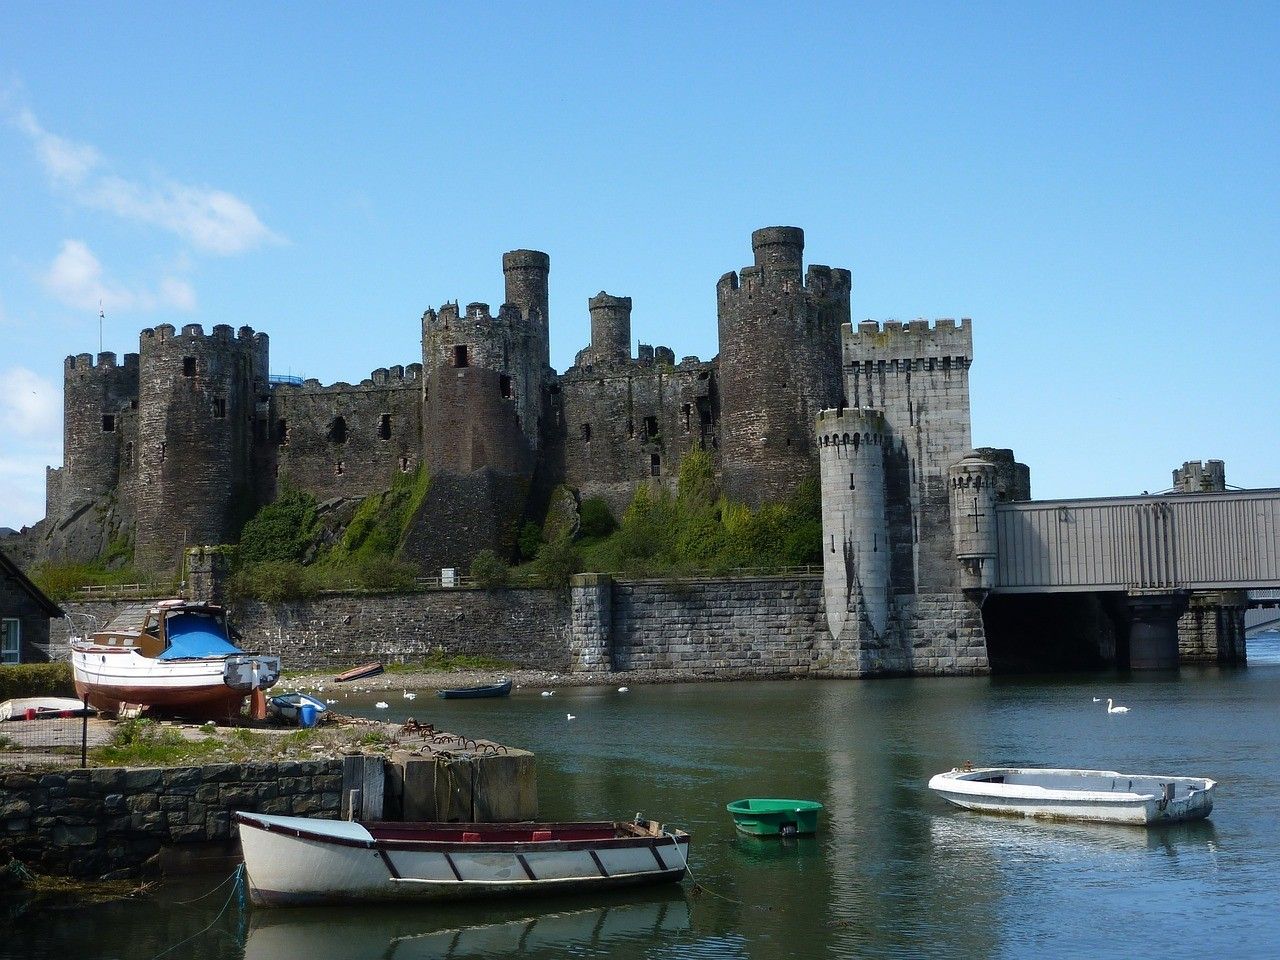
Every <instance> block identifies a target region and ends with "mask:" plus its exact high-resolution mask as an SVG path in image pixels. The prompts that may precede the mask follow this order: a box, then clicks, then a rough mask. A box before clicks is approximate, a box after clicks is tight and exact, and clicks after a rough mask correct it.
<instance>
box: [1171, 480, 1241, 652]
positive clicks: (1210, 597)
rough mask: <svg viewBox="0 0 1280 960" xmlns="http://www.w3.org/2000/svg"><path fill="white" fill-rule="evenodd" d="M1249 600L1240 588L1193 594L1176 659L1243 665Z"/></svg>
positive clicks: (1182, 621) (1180, 623)
mask: <svg viewBox="0 0 1280 960" xmlns="http://www.w3.org/2000/svg"><path fill="white" fill-rule="evenodd" d="M1210 462H1213V461H1210ZM1248 599H1249V598H1248V594H1246V593H1245V592H1244V591H1241V590H1223V591H1218V592H1214V593H1195V594H1192V595H1191V600H1190V603H1188V605H1187V610H1186V612H1185V613H1183V614H1182V616H1180V617H1179V618H1178V659H1179V661H1180V662H1182V663H1220V664H1243V663H1244V662H1245V638H1244V613H1245V609H1246V608H1247V606H1248Z"/></svg>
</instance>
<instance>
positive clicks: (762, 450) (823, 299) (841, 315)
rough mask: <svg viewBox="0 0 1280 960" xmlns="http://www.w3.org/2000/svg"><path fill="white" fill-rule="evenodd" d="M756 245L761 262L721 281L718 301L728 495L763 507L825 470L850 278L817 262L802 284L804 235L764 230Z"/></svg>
mask: <svg viewBox="0 0 1280 960" xmlns="http://www.w3.org/2000/svg"><path fill="white" fill-rule="evenodd" d="M751 245H752V249H753V251H754V253H755V265H754V266H751V267H744V268H743V269H742V270H741V271H739V272H738V273H736V274H735V273H728V274H725V276H723V277H721V278H720V281H719V283H718V284H717V286H716V299H717V313H718V319H719V336H720V369H719V376H720V396H721V415H722V417H723V429H722V437H721V444H722V446H723V450H724V454H723V456H724V470H723V482H724V489H725V492H726V493H727V494H728V495H729V496H730V497H731V498H733V499H735V500H741V501H743V502H746V503H749V504H751V505H753V506H758V505H759V504H760V503H762V502H764V501H767V500H779V499H782V498H785V497H786V496H787V495H788V494H789V493H790V492H791V491H792V490H793V489H794V487H795V484H796V482H797V481H798V480H800V479H801V478H803V477H804V476H805V475H806V474H811V473H814V472H815V471H816V468H817V456H816V451H815V448H814V440H813V422H814V419H815V418H816V417H817V415H818V412H819V411H820V410H823V409H825V408H827V407H835V406H838V405H839V404H840V403H841V399H842V398H841V386H842V383H841V377H840V328H841V325H842V324H844V323H847V322H848V320H849V290H850V286H851V279H850V275H849V271H848V270H832V269H831V268H830V267H824V266H818V265H813V266H810V268H809V270H808V273H807V274H806V275H804V277H803V278H802V276H801V261H802V256H803V252H804V232H803V231H801V230H799V229H797V228H794V227H767V228H765V229H763V230H757V231H755V232H754V233H753V234H752V235H751ZM866 405H867V406H871V405H872V404H866Z"/></svg>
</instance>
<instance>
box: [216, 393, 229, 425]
mask: <svg viewBox="0 0 1280 960" xmlns="http://www.w3.org/2000/svg"><path fill="white" fill-rule="evenodd" d="M213 418H214V419H215V420H225V419H227V398H226V397H214V398H213Z"/></svg>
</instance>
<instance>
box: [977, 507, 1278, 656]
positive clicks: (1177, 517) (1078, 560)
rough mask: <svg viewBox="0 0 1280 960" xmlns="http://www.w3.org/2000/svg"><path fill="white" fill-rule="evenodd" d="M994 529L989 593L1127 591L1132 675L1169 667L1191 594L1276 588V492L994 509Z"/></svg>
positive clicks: (1175, 652)
mask: <svg viewBox="0 0 1280 960" xmlns="http://www.w3.org/2000/svg"><path fill="white" fill-rule="evenodd" d="M980 522H981V521H980V520H977V519H975V523H980ZM994 527H995V530H994V539H995V557H994V558H993V559H994V570H993V571H992V574H991V578H990V583H991V590H992V592H994V593H1014V594H1016V593H1037V594H1052V593H1072V592H1081V593H1083V592H1091V593H1108V592H1115V593H1124V594H1126V595H1127V596H1128V597H1129V603H1130V607H1131V611H1132V616H1133V622H1132V626H1131V634H1130V665H1131V666H1134V667H1138V668H1143V667H1148V668H1160V667H1169V666H1176V665H1177V662H1178V641H1177V628H1176V622H1177V617H1178V615H1179V614H1180V613H1181V612H1182V610H1183V609H1185V606H1186V598H1187V596H1188V595H1189V594H1190V593H1192V592H1200V591H1236V590H1240V591H1244V590H1252V591H1258V590H1277V591H1280V489H1267V490H1242V491H1222V492H1206V493H1170V494H1161V495H1154V496H1141V497H1109V498H1099V499H1082V500H1038V501H1024V502H1011V503H997V504H995V516H994ZM1277 596H1280V594H1277Z"/></svg>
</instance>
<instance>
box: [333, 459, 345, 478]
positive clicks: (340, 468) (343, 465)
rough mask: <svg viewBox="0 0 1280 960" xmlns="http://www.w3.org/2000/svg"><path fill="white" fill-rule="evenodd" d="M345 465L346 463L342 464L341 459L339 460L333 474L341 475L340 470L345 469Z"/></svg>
mask: <svg viewBox="0 0 1280 960" xmlns="http://www.w3.org/2000/svg"><path fill="white" fill-rule="evenodd" d="M345 467H346V464H344V463H343V462H342V461H341V460H339V461H338V465H337V467H336V468H335V469H334V474H335V475H336V476H339V477H340V476H342V471H343V470H344V469H345Z"/></svg>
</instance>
